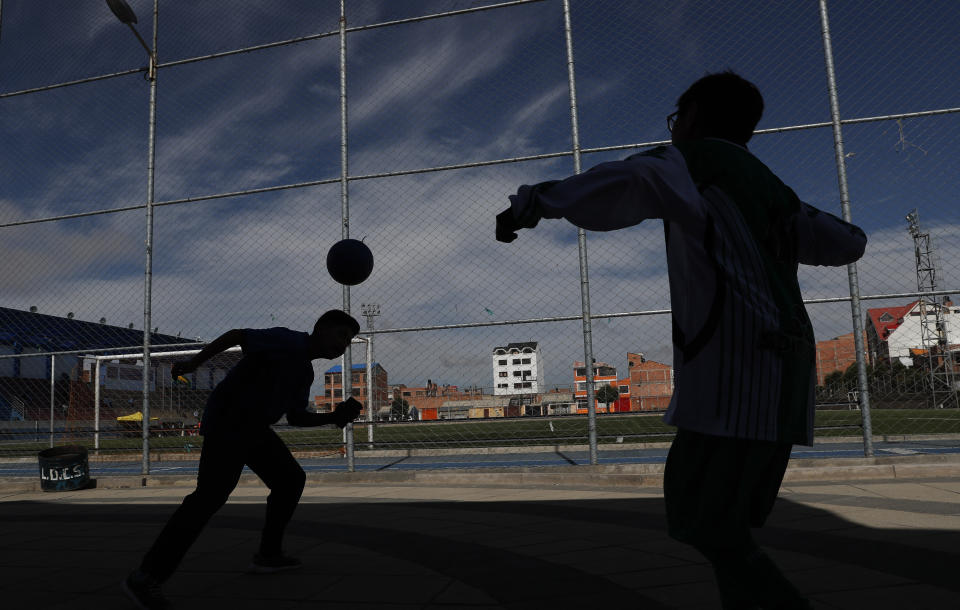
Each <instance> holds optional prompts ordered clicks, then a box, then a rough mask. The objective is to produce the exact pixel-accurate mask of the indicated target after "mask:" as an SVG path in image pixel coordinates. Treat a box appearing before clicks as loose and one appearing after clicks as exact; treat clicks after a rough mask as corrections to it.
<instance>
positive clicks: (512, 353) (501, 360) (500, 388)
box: [493, 341, 543, 395]
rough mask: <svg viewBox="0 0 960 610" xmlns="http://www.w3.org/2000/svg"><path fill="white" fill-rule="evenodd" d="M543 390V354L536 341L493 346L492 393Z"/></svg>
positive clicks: (523, 392)
mask: <svg viewBox="0 0 960 610" xmlns="http://www.w3.org/2000/svg"><path fill="white" fill-rule="evenodd" d="M542 391H543V356H542V355H541V354H540V345H539V344H538V343H537V342H536V341H529V342H526V343H508V344H507V345H504V346H502V347H495V348H493V393H494V394H495V395H504V394H537V393H539V392H542Z"/></svg>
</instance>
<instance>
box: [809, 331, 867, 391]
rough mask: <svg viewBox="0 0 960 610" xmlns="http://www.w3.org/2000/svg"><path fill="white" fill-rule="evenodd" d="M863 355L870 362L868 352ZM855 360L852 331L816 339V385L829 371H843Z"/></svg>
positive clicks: (855, 353)
mask: <svg viewBox="0 0 960 610" xmlns="http://www.w3.org/2000/svg"><path fill="white" fill-rule="evenodd" d="M866 335H867V333H864V351H865V352H866V351H867V348H866V345H867V343H866V341H867V340H866ZM865 355H866V356H867V362H870V357H869V354H865ZM856 361H857V347H856V344H855V342H854V336H853V333H847V334H846V335H840V336H839V337H834V338H833V339H827V340H825V341H817V385H823V380H824V379H825V378H826V376H827V375H829V374H830V373H833V372H835V371H841V372H842V371H845V370H847V368H849V367H850V365H851V364H853V363H854V362H856Z"/></svg>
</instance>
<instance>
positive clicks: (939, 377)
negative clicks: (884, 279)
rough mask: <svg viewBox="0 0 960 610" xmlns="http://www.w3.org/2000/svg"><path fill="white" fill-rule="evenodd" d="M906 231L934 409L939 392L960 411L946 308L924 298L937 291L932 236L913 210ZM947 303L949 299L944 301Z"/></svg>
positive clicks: (933, 300) (931, 299) (909, 215)
mask: <svg viewBox="0 0 960 610" xmlns="http://www.w3.org/2000/svg"><path fill="white" fill-rule="evenodd" d="M907 225H908V227H907V230H908V231H909V232H910V236H911V237H913V246H914V254H915V258H916V266H917V291H918V292H919V293H920V294H919V296H920V304H919V305H920V341H921V343H922V344H923V349H924V350H926V352H927V361H928V363H929V367H930V389H931V392H932V395H933V406H934V408H936V407H937V406H938V403H937V392H938V391H940V392H946V393H947V395H948V396H947V398H948V399H949V398H951V397H952V398H953V403H954V406H955V407H960V402H958V401H960V399H958V397H957V391H956V390H957V388H956V386H955V384H954V376H955V373H954V369H953V355H952V352H951V351H950V345H949V342H948V337H947V324H946V319H945V318H944V305H943V304H942V303H938V302H937V301H936V300H935V299H936V297H931V296H924V293H933V292H936V291H937V267H938V266H937V261H936V258H935V255H934V248H933V244H932V243H931V240H930V233H929V232H925V231H923V230H921V229H920V215H919V214H918V213H917V210H916V208H914V209H913V210H912V211H911V212H910V213H909V214H907ZM942 300H944V301H946V300H947V297H943V299H942Z"/></svg>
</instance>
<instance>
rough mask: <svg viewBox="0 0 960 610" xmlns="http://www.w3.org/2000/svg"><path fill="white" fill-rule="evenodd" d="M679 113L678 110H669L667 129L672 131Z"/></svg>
mask: <svg viewBox="0 0 960 610" xmlns="http://www.w3.org/2000/svg"><path fill="white" fill-rule="evenodd" d="M679 114H680V111H679V110H677V111H675V112H671V113H670V114H668V115H667V131H669V132H670V133H673V126H674V125H676V124H677V116H678V115H679Z"/></svg>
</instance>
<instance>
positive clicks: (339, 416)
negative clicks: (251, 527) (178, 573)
mask: <svg viewBox="0 0 960 610" xmlns="http://www.w3.org/2000/svg"><path fill="white" fill-rule="evenodd" d="M358 332H360V325H359V324H358V323H357V321H356V320H355V319H353V318H352V317H350V316H349V315H348V314H346V313H344V312H343V311H340V310H331V311H328V312H326V313H324V314H323V315H322V316H320V319H319V320H317V323H316V324H315V325H314V327H313V333H310V334H308V333H305V332H296V331H293V330H290V329H288V328H279V327H278V328H267V329H242V330H241V329H234V330H230V331H227V332H226V333H224V334H222V335H220V336H219V337H217V338H216V339H215V340H213V342H211V343H210V344H208V345H207V346H206V347H204V348H203V349H202V350H201V351H200V353H198V354H197V355H196V356H194V357H193V358H191V359H189V360H186V361H183V362H177V363H176V364H174V365H173V368H172V370H171V374H172V376H173V377H174V378H175V379H176V378H177V377H178V376H180V375H183V374H186V373H190V372H192V371H195V370H196V369H197V367H199V366H200V365H201V364H203V363H204V362H206V361H207V360H208V359H210V358H211V357H213V356H215V355H217V354H219V353H220V352H222V351H224V350H226V349H228V348H230V347H233V346H236V345H239V346H240V347H241V349H242V350H243V357H242V358H241V359H240V362H238V363H237V365H236V366H234V367H233V368H232V369H231V370H230V372H229V373H227V376H226V377H225V378H224V379H223V381H221V382H220V383H219V384H218V385H217V387H216V388H214V390H213V392H212V393H211V394H210V398H209V399H208V401H207V407H206V409H205V410H204V412H203V418H202V420H201V422H200V432H201V434H203V436H204V439H203V449H202V451H201V454H200V464H199V467H198V471H197V488H196V490H195V491H194V492H193V493H191V494H190V495H188V496H187V497H186V498H184V500H183V503H182V504H181V505H180V507H179V508H178V509H177V510H176V512H174V513H173V516H172V517H170V520H169V521H168V522H167V525H166V527H164V528H163V531H162V532H160V535H159V536H158V537H157V540H156V542H154V543H153V546H152V547H151V548H150V550H149V551H148V552H147V554H146V556H144V558H143V562H142V563H141V564H140V567H139V569H137V570H134V571H133V572H132V573H131V574H130V575H129V576H128V577H127V579H126V580H125V581H124V583H123V588H124V591H125V592H126V593H127V595H128V596H129V597H130V598H131V599H133V600H134V601H135V602H136V603H137V605H138V606H139V607H140V608H148V609H150V610H154V609H156V608H166V607H168V605H169V603H168V601H167V600H166V598H165V597H164V596H163V594H162V592H161V589H160V587H161V585H162V584H163V582H164V581H166V580H167V579H168V578H169V577H170V576H171V575H172V574H173V572H174V570H176V568H177V565H179V563H180V561H181V560H182V559H183V557H184V555H185V554H186V552H187V550H188V549H189V548H190V546H191V545H192V544H193V542H194V541H195V540H196V539H197V536H199V535H200V531H201V530H202V529H203V527H204V526H205V525H206V523H207V521H208V520H209V519H210V517H212V516H213V514H214V513H216V512H217V511H218V510H219V509H220V507H221V506H223V505H224V504H225V503H226V501H227V498H228V497H229V496H230V493H231V492H232V491H233V490H234V488H235V487H236V486H237V482H238V481H239V480H240V473H241V472H242V471H243V467H244V465H246V466H249V467H250V470H252V471H253V472H254V473H256V475H257V476H258V477H260V479H261V480H263V482H264V484H266V486H267V487H268V488H269V489H270V495H269V496H268V497H267V513H266V519H265V522H264V526H263V532H262V535H261V539H260V549H259V551H258V552H257V553H256V554H255V555H254V556H253V561H252V562H251V564H250V568H249V571H251V572H257V573H272V572H279V571H283V570H290V569H294V568H298V567H300V565H301V564H300V560H299V559H296V558H294V557H289V556H287V555H285V554H284V553H283V549H282V539H283V532H284V529H285V528H286V526H287V523H288V522H289V521H290V518H291V517H292V516H293V512H294V509H296V507H297V504H298V503H299V501H300V495H301V493H302V492H303V486H304V482H305V481H306V475H305V474H304V472H303V469H302V468H301V467H300V465H299V464H298V463H297V461H296V460H295V459H294V457H293V456H292V455H291V454H290V451H289V450H288V449H287V447H286V445H284V443H283V441H282V440H280V437H279V436H277V434H276V433H275V432H274V431H273V430H272V429H271V428H270V426H271V424H273V423H275V422H276V421H278V420H279V419H280V418H281V417H282V416H284V415H286V417H287V422H288V423H289V424H290V425H293V426H322V425H324V424H336V425H337V426H339V427H341V428H343V427H344V426H346V425H347V424H348V423H350V422H351V421H353V420H354V419H356V418H357V415H359V413H360V409H361V405H360V403H359V402H357V401H356V400H354V399H353V398H352V397H351V398H348V399H347V400H345V401H344V402H341V403H339V404H338V405H337V408H336V410H335V411H334V412H332V413H312V412H309V411H307V404H308V401H309V393H310V386H311V385H312V384H313V365H312V364H311V361H312V360H314V359H317V358H328V359H330V358H337V357H339V356H341V355H342V354H343V352H344V351H345V350H346V349H347V346H349V345H350V341H351V340H352V339H353V337H354V336H356V334H357V333H358Z"/></svg>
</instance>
